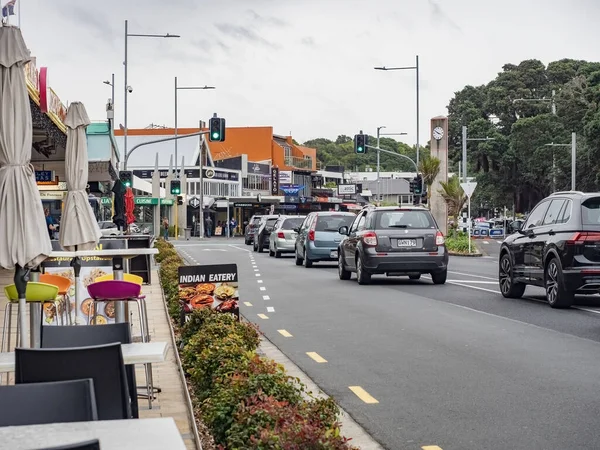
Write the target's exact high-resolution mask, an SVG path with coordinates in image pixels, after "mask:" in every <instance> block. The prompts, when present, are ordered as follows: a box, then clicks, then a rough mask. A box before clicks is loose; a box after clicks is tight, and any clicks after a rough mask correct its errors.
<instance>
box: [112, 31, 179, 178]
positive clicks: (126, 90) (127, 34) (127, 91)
mask: <svg viewBox="0 0 600 450" xmlns="http://www.w3.org/2000/svg"><path fill="white" fill-rule="evenodd" d="M130 37H148V38H179V37H181V36H179V35H178V34H169V33H167V34H130V33H129V31H128V21H127V20H126V21H125V61H123V66H124V70H125V80H124V83H123V85H124V87H125V92H124V93H125V100H124V102H123V110H124V113H123V114H124V118H123V147H124V153H125V163H124V164H123V167H124V169H125V170H127V94H129V93H130V92H131V88H130V87H129V86H128V85H127V38H130Z"/></svg>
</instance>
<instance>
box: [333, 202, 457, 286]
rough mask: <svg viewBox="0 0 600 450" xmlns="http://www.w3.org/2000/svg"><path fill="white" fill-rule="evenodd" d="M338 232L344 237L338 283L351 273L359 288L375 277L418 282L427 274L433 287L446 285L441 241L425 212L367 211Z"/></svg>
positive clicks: (445, 259)
mask: <svg viewBox="0 0 600 450" xmlns="http://www.w3.org/2000/svg"><path fill="white" fill-rule="evenodd" d="M339 232H340V234H342V235H344V236H345V237H344V239H343V240H342V242H340V245H339V249H338V274H339V277H340V279H341V280H349V279H350V277H351V275H352V274H351V272H356V278H357V280H358V283H359V284H368V283H369V282H370V281H371V275H375V274H385V275H387V276H400V275H408V276H409V278H410V279H411V280H418V279H419V278H420V277H421V274H423V273H429V274H431V279H432V280H433V282H434V284H444V283H445V282H446V276H447V273H448V252H447V250H446V246H445V239H444V235H443V234H442V232H441V231H440V230H439V228H438V226H437V224H436V222H435V219H434V218H433V216H432V215H431V213H430V212H429V210H428V209H425V208H423V207H417V206H410V207H367V208H365V209H363V210H362V211H361V212H360V213H358V215H357V216H356V219H354V222H353V223H352V225H351V226H350V228H348V227H341V228H340V229H339Z"/></svg>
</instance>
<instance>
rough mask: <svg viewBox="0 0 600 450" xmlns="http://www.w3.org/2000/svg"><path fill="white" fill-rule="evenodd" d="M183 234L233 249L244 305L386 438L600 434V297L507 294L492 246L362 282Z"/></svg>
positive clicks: (417, 442)
mask: <svg viewBox="0 0 600 450" xmlns="http://www.w3.org/2000/svg"><path fill="white" fill-rule="evenodd" d="M178 245H179V246H180V249H181V251H182V252H184V255H185V256H186V257H187V258H188V259H190V260H192V262H196V263H199V264H210V263H225V262H236V263H237V264H238V268H239V271H240V283H241V296H242V298H241V305H240V306H241V311H242V314H243V315H244V316H245V317H246V318H248V319H249V320H251V321H253V322H255V323H258V325H259V326H260V327H261V329H262V330H263V332H264V333H265V334H266V336H267V337H268V338H269V340H271V341H272V342H273V343H274V344H275V345H277V346H278V347H279V348H280V349H281V350H282V351H283V352H284V353H285V354H286V355H287V356H288V357H289V358H290V359H291V360H293V361H294V362H295V363H296V364H297V365H298V366H299V367H300V368H301V369H302V370H304V371H305V372H306V373H307V374H308V375H309V376H310V377H311V378H312V379H313V380H314V381H315V382H316V383H317V384H318V385H319V386H320V387H321V388H322V389H323V390H324V391H325V392H327V393H328V394H329V395H332V396H333V397H334V398H335V399H336V400H337V401H338V402H339V403H340V405H341V406H342V407H343V408H344V409H345V410H346V411H347V412H348V413H349V414H351V415H352V416H353V417H354V419H355V420H356V421H357V422H359V423H360V424H361V425H362V426H363V427H364V428H365V429H366V430H367V431H368V432H369V433H371V435H372V436H373V437H374V438H375V439H376V440H378V441H379V442H380V443H381V444H382V445H383V446H385V447H386V448H388V449H411V450H412V449H421V448H427V446H438V447H431V448H432V449H433V448H436V449H437V448H441V449H443V450H469V449H474V450H475V449H477V450H479V449H487V450H495V449H499V450H519V449H528V450H530V449H544V450H547V449H557V450H565V449H598V448H600V436H599V435H598V433H597V431H596V425H597V423H598V419H597V417H598V416H599V414H598V413H600V389H599V388H600V381H599V380H598V373H600V345H599V341H600V301H598V299H596V298H592V299H589V298H588V299H586V298H585V297H584V298H582V299H579V302H578V305H577V307H576V308H573V309H570V310H553V309H551V308H550V307H549V306H547V305H546V304H544V303H543V291H542V290H541V289H531V288H528V290H527V291H526V298H525V299H521V300H507V299H504V298H503V297H502V296H501V295H500V294H499V291H498V285H497V258H496V257H483V258H454V257H453V258H451V260H450V272H449V276H448V282H447V283H446V284H445V285H443V286H434V285H433V284H432V283H431V281H430V280H428V279H427V278H425V277H423V278H422V279H421V280H419V281H410V280H408V279H406V278H389V279H386V278H385V277H383V278H382V277H375V278H374V279H373V281H374V282H373V284H372V285H370V286H359V285H358V284H357V283H356V281H355V277H354V276H353V278H352V280H350V281H340V280H339V279H338V277H337V272H336V267H335V265H322V264H317V265H315V266H314V267H313V268H311V269H306V268H304V267H296V266H295V265H294V261H293V258H291V256H289V257H285V258H282V259H275V258H269V256H268V254H266V253H263V254H256V253H253V252H251V251H250V250H251V248H250V247H247V246H245V245H244V244H243V242H239V241H236V243H235V244H234V245H231V241H230V242H229V243H226V241H223V240H217V239H214V240H211V241H208V240H207V241H206V242H202V244H200V243H198V242H194V241H189V242H183V243H180V244H178ZM483 245H498V244H497V243H496V244H492V243H490V244H483ZM498 248H499V246H498ZM245 302H247V303H245Z"/></svg>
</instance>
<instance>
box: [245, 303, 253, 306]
mask: <svg viewBox="0 0 600 450" xmlns="http://www.w3.org/2000/svg"><path fill="white" fill-rule="evenodd" d="M244 305H246V306H252V303H250V302H244Z"/></svg>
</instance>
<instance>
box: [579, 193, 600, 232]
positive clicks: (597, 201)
mask: <svg viewBox="0 0 600 450" xmlns="http://www.w3.org/2000/svg"><path fill="white" fill-rule="evenodd" d="M581 223H582V224H583V225H600V197H594V198H590V199H589V200H586V201H585V202H583V203H582V204H581Z"/></svg>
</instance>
